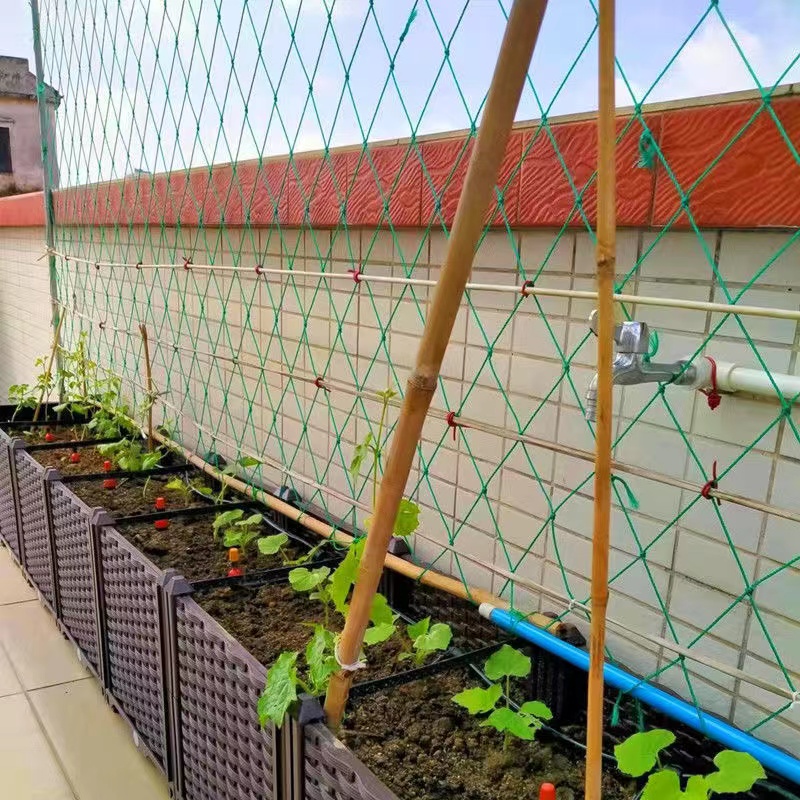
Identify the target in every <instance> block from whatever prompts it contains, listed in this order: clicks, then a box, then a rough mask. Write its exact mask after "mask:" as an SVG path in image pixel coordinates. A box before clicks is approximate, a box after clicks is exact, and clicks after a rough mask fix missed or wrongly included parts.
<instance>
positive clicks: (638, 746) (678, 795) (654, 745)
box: [614, 728, 767, 800]
mask: <svg viewBox="0 0 800 800" xmlns="http://www.w3.org/2000/svg"><path fill="white" fill-rule="evenodd" d="M674 741H675V734H674V733H672V731H668V730H664V729H662V728H655V729H653V730H649V731H642V732H641V733H634V734H633V736H629V737H628V738H627V739H626V740H625V741H624V742H622V743H621V744H618V745H617V746H616V747H615V748H614V755H615V756H616V758H617V769H619V770H620V772H624V773H625V774H626V775H630V776H631V777H633V778H642V777H643V776H645V775H646V776H647V780H646V782H645V785H644V789H643V790H642V793H641V800H708V798H709V797H711V796H712V795H714V794H739V793H741V792H749V791H750V789H752V788H753V785H754V784H755V782H756V781H758V780H761V779H762V778H766V777H767V776H766V773H765V772H764V768H763V767H762V766H761V764H759V762H758V761H757V760H756V759H755V758H754V757H753V756H751V755H750V754H749V753H740V752H738V751H736V750H723V751H722V752H720V753H717V755H716V756H715V758H714V765H715V766H716V768H717V769H716V770H715V771H713V772H709V773H708V774H707V775H690V776H688V778H687V779H686V782H685V785H683V786H682V780H681V775H680V774H679V773H678V772H675V771H674V770H671V769H668V768H665V767H662V764H661V752H662V750H664V749H666V748H667V747H669V746H670V745H671V744H672V743H673V742H674Z"/></svg>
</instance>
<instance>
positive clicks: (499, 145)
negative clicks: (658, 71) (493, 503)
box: [325, 0, 547, 728]
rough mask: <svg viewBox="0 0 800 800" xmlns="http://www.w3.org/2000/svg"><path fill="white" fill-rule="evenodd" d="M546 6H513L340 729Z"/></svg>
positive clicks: (385, 482) (380, 530) (386, 499)
mask: <svg viewBox="0 0 800 800" xmlns="http://www.w3.org/2000/svg"><path fill="white" fill-rule="evenodd" d="M546 6H547V0H515V2H514V5H513V6H512V8H511V13H510V15H509V18H508V23H507V25H506V30H505V34H504V36H503V42H502V44H501V46H500V53H499V55H498V58H497V64H496V66H495V70H494V75H493V76H492V83H491V86H490V88H489V94H488V97H487V100H486V107H485V109H484V112H483V119H482V120H481V125H480V129H479V131H478V136H477V141H476V143H475V149H474V151H473V153H472V157H471V159H470V163H469V169H468V171H467V177H466V180H465V182H464V189H463V191H462V193H461V197H460V199H459V203H458V209H457V211H456V217H455V221H454V222H453V229H452V232H451V235H450V239H449V242H448V248H447V255H446V257H445V261H444V265H443V266H442V270H441V273H440V275H439V280H438V283H437V286H436V293H435V295H434V298H433V302H432V305H431V309H430V313H429V314H428V318H427V320H426V321H425V329H424V331H423V333H422V340H421V342H420V346H419V351H418V353H417V363H416V368H415V370H414V372H413V374H412V375H411V377H410V378H409V380H408V386H407V388H406V393H405V397H404V399H403V406H402V409H401V411H400V418H399V420H398V423H397V429H396V430H395V433H394V436H393V438H392V445H391V449H390V452H389V457H388V459H387V461H386V470H385V471H384V474H383V479H382V480H381V486H380V492H379V493H378V498H377V502H376V504H375V511H374V516H373V522H372V525H371V527H370V530H369V533H368V535H367V540H366V544H365V547H364V553H363V555H362V558H361V564H360V566H359V574H358V579H357V581H356V585H355V589H354V591H353V597H352V599H351V602H350V610H349V612H348V614H347V620H346V622H345V626H344V630H343V631H342V635H341V638H340V639H339V641H338V644H337V648H336V657H337V660H338V662H339V665H340V667H341V669H340V670H339V671H338V672H336V673H335V674H334V675H333V676H331V681H330V684H329V687H328V694H327V696H326V698H325V714H326V718H327V723H328V725H329V726H331V727H332V728H337V727H338V726H339V724H340V722H341V719H342V715H343V714H344V707H345V704H346V702H347V696H348V693H349V690H350V684H351V683H352V680H353V674H354V670H355V668H356V666H357V662H358V659H359V654H360V652H361V647H362V644H363V640H364V632H365V630H366V628H367V625H368V624H369V617H370V610H371V608H372V603H373V600H374V597H375V591H376V590H377V588H378V583H379V581H380V578H381V572H382V571H383V565H384V561H385V557H386V549H387V547H388V544H389V540H390V539H391V537H392V532H393V530H394V523H395V519H396V517H397V512H398V509H399V507H400V501H401V500H402V497H403V493H404V491H405V487H406V482H407V481H408V475H409V471H410V469H411V465H412V463H413V460H414V457H415V455H416V452H417V444H418V442H419V439H420V436H421V434H422V427H423V424H424V422H425V418H426V416H427V413H428V408H429V406H430V403H431V399H432V398H433V394H434V392H435V391H436V386H437V380H438V377H439V370H440V368H441V364H442V359H443V358H444V354H445V350H446V349H447V345H448V343H449V340H450V334H451V332H452V329H453V324H454V323H455V319H456V315H457V314H458V309H459V307H460V305H461V301H462V298H463V295H464V288H465V286H466V284H467V281H468V280H469V276H470V272H471V270H472V261H473V259H474V257H475V248H476V246H477V244H478V241H479V238H480V234H481V231H482V230H483V221H484V218H485V217H486V212H487V210H488V208H489V202H490V200H491V197H492V192H493V191H494V186H495V183H496V181H497V174H498V172H499V169H500V164H501V162H502V159H503V156H504V155H505V151H506V145H507V143H508V137H509V135H510V133H511V127H512V125H513V123H514V116H515V114H516V112H517V107H518V105H519V98H520V96H521V94H522V87H523V85H524V83H525V78H526V75H527V72H528V67H529V65H530V61H531V56H532V55H533V49H534V47H535V45H536V39H537V38H538V35H539V27H540V26H541V22H542V18H543V16H544V11H545V8H546Z"/></svg>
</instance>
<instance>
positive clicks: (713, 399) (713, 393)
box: [700, 356, 722, 411]
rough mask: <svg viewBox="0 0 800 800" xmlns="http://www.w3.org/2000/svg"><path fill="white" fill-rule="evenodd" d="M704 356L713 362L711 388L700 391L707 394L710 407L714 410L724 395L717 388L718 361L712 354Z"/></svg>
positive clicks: (710, 362) (709, 361)
mask: <svg viewBox="0 0 800 800" xmlns="http://www.w3.org/2000/svg"><path fill="white" fill-rule="evenodd" d="M704 358H705V359H706V361H708V363H709V364H711V388H710V389H701V390H700V391H701V392H702V393H703V394H704V395H705V396H706V400H707V401H708V407H709V408H710V409H711V410H712V411H714V409H716V408H717V407H718V406H719V404H720V403H721V402H722V395H721V394H720V393H719V389H718V388H717V362H716V361H715V360H714V359H713V358H711V356H704Z"/></svg>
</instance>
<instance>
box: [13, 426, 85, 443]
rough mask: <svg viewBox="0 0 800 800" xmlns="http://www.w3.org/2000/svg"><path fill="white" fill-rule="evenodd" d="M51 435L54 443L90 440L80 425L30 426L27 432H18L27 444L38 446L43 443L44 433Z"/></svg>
mask: <svg viewBox="0 0 800 800" xmlns="http://www.w3.org/2000/svg"><path fill="white" fill-rule="evenodd" d="M48 432H49V433H51V434H53V441H54V442H77V441H81V440H83V439H91V438H93V437H91V436H90V435H89V434H88V433H87V432H86V431H84V430H83V427H82V426H81V425H53V426H52V427H51V426H48V425H31V427H30V428H28V429H27V430H20V431H19V434H18V435H19V436H21V437H22V438H24V439H25V441H26V442H28V444H39V443H41V442H44V441H45V438H44V437H45V434H46V433H48Z"/></svg>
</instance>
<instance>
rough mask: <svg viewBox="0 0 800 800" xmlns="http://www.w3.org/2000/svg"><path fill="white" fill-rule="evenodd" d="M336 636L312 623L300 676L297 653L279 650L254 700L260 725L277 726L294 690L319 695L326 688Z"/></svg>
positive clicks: (292, 699)
mask: <svg viewBox="0 0 800 800" xmlns="http://www.w3.org/2000/svg"><path fill="white" fill-rule="evenodd" d="M335 646H336V637H335V635H334V634H333V633H331V631H329V630H326V629H325V628H324V627H323V626H322V625H315V626H314V635H313V636H312V637H311V641H309V643H308V644H307V645H306V649H305V652H304V654H303V655H304V659H305V669H304V670H303V675H304V678H301V677H300V675H299V674H298V668H297V662H298V659H299V658H300V653H297V652H285V653H281V654H280V655H279V656H278V658H277V660H276V661H275V663H274V664H273V665H272V667H271V668H270V669H269V671H268V672H267V681H266V685H265V686H264V691H263V692H262V693H261V697H260V698H259V700H258V718H259V721H260V722H261V724H262V725H266V724H267V723H268V722H274V723H275V725H276V726H277V727H278V728H280V727H281V725H282V724H283V720H284V719H285V717H286V712H287V711H288V710H289V708H290V707H291V705H292V703H294V702H295V700H297V690H298V689H300V690H301V691H303V692H305V693H306V694H309V695H312V696H313V697H319V696H320V695H322V694H324V693H325V692H326V691H327V689H328V683H329V681H330V677H331V675H333V673H334V672H336V670H337V669H338V668H339V665H338V664H337V662H336V656H335V655H334V648H335Z"/></svg>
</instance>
